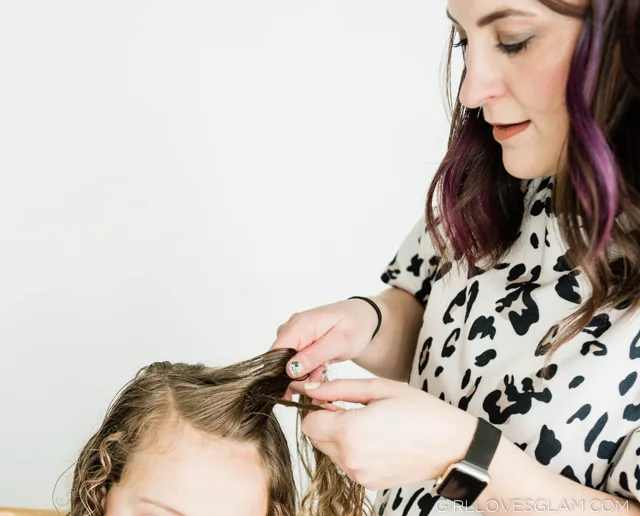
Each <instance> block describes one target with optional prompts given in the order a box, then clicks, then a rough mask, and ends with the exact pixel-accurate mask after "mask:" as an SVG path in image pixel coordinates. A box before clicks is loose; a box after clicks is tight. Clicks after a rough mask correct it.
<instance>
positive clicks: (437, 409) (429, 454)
mask: <svg viewBox="0 0 640 516" xmlns="http://www.w3.org/2000/svg"><path fill="white" fill-rule="evenodd" d="M307 394H308V396H310V397H312V398H313V399H314V400H317V401H318V402H320V403H322V402H334V401H345V402H349V403H358V404H362V405H364V406H363V407H362V408H360V407H358V408H353V409H347V410H345V409H340V408H338V407H336V406H335V405H331V404H324V405H323V407H325V408H326V409H327V410H321V411H315V412H311V413H310V414H308V415H307V416H306V417H305V418H304V420H303V422H302V432H303V433H304V434H305V435H307V437H308V438H309V439H310V441H311V443H312V444H313V446H314V447H316V448H317V449H318V450H320V451H321V452H323V453H324V454H325V455H328V456H329V457H330V458H331V459H332V460H333V461H334V462H335V463H336V464H337V465H338V467H339V468H340V469H342V470H343V471H344V473H345V474H346V475H347V476H348V477H349V478H350V479H351V480H353V481H354V482H357V483H359V484H360V485H362V486H364V487H365V488H367V489H371V490H380V489H387V488H392V487H397V486H401V485H407V484H413V483H416V482H420V481H424V480H431V479H436V478H437V477H438V476H439V475H440V474H442V473H443V471H444V470H445V469H446V468H447V466H448V465H449V464H450V463H451V462H453V461H456V460H460V459H462V457H463V456H464V455H465V453H466V450H467V448H468V447H469V444H470V443H471V438H472V436H473V432H474V430H475V427H476V422H477V420H476V418H475V417H474V416H472V415H471V414H469V413H467V412H464V411H463V410H461V409H459V408H456V407H454V406H452V405H450V404H449V403H446V402H444V401H442V400H440V399H438V398H435V397H434V396H432V395H431V394H428V393H426V392H424V391H421V390H419V389H416V388H415V387H411V386H409V385H407V384H405V383H400V382H395V381H392V380H385V379H378V378H374V379H363V380H356V379H354V380H332V381H329V382H326V383H322V384H321V385H320V386H317V387H316V388H313V389H310V390H308V391H307Z"/></svg>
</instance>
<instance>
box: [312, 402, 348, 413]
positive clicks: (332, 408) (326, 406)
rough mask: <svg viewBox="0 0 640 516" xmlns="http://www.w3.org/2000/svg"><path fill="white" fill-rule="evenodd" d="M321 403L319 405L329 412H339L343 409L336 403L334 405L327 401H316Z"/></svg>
mask: <svg viewBox="0 0 640 516" xmlns="http://www.w3.org/2000/svg"><path fill="white" fill-rule="evenodd" d="M318 403H321V405H320V406H321V407H322V408H323V409H325V410H329V411H331V412H341V411H344V409H343V408H340V407H338V406H337V405H334V404H333V403H331V402H329V403H322V402H320V401H319V402H318Z"/></svg>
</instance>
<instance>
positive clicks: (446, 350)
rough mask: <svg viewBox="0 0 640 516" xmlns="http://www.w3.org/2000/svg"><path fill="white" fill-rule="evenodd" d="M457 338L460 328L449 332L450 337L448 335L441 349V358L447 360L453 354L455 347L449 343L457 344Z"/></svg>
mask: <svg viewBox="0 0 640 516" xmlns="http://www.w3.org/2000/svg"><path fill="white" fill-rule="evenodd" d="M459 337H460V328H456V329H455V330H453V331H452V332H451V335H449V337H448V338H447V340H446V342H445V343H444V346H443V347H442V357H443V358H449V357H450V356H451V355H453V354H454V353H455V351H456V347H455V346H454V345H453V344H451V342H452V341H453V342H457V341H458V338H459Z"/></svg>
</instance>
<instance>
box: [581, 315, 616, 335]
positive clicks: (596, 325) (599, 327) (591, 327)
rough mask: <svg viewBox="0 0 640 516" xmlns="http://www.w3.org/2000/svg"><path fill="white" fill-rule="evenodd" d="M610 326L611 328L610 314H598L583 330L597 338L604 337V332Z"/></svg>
mask: <svg viewBox="0 0 640 516" xmlns="http://www.w3.org/2000/svg"><path fill="white" fill-rule="evenodd" d="M609 328H611V321H610V320H609V315H608V314H599V315H596V316H595V317H594V318H593V319H591V321H590V322H589V324H587V326H586V327H585V329H584V330H582V331H583V332H585V333H590V334H591V335H593V336H594V337H595V338H596V339H599V338H600V337H602V335H603V334H604V332H606V331H607V330H608V329H609Z"/></svg>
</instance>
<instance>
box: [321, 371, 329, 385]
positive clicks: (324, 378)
mask: <svg viewBox="0 0 640 516" xmlns="http://www.w3.org/2000/svg"><path fill="white" fill-rule="evenodd" d="M327 380H328V377H327V370H326V369H325V370H324V371H322V381H323V382H326V381H327Z"/></svg>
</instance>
